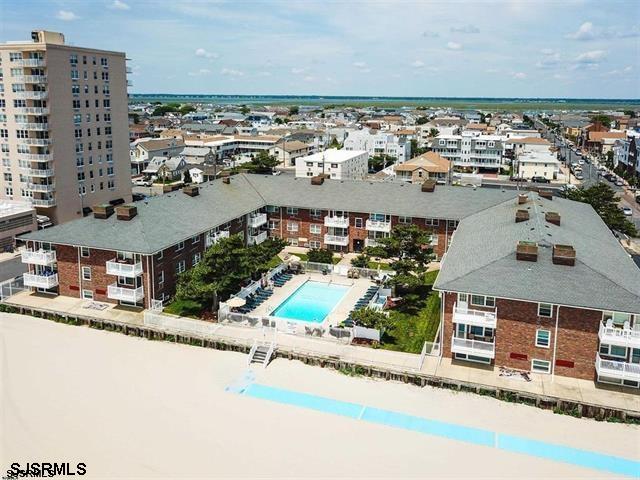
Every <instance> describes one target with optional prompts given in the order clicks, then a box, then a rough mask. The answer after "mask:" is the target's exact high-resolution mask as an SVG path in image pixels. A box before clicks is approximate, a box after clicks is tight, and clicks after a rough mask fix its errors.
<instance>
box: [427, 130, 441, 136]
mask: <svg viewBox="0 0 640 480" xmlns="http://www.w3.org/2000/svg"><path fill="white" fill-rule="evenodd" d="M438 135H440V130H438V129H437V128H431V129H430V130H429V137H431V138H435V137H437V136H438Z"/></svg>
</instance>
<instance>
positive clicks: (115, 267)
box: [107, 258, 142, 278]
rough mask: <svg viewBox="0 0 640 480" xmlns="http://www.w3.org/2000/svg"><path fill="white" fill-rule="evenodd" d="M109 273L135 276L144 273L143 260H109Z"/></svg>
mask: <svg viewBox="0 0 640 480" xmlns="http://www.w3.org/2000/svg"><path fill="white" fill-rule="evenodd" d="M107 275H115V276H117V277H128V278H135V277H137V276H138V275H142V262H135V263H127V262H119V261H118V260H117V259H115V258H114V259H112V260H109V261H108V262H107Z"/></svg>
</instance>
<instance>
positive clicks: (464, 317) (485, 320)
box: [453, 303, 497, 328]
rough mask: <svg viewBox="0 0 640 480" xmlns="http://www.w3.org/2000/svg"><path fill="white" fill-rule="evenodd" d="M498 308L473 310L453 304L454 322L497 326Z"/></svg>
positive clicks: (488, 326)
mask: <svg viewBox="0 0 640 480" xmlns="http://www.w3.org/2000/svg"><path fill="white" fill-rule="evenodd" d="M496 320H497V315H496V309H495V308H494V309H493V310H491V311H482V310H472V309H470V308H465V307H459V306H458V304H457V303H454V304H453V322H454V323H464V324H466V325H475V326H478V327H487V328H496Z"/></svg>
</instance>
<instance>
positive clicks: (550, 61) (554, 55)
mask: <svg viewBox="0 0 640 480" xmlns="http://www.w3.org/2000/svg"><path fill="white" fill-rule="evenodd" d="M541 53H542V55H543V57H542V59H540V61H538V63H536V67H538V68H553V67H557V66H558V65H559V64H560V54H559V53H558V52H556V51H554V50H551V49H549V48H545V49H543V50H542V51H541Z"/></svg>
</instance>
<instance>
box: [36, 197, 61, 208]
mask: <svg viewBox="0 0 640 480" xmlns="http://www.w3.org/2000/svg"><path fill="white" fill-rule="evenodd" d="M31 204H32V205H33V206H34V207H55V206H56V199H55V198H32V199H31Z"/></svg>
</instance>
